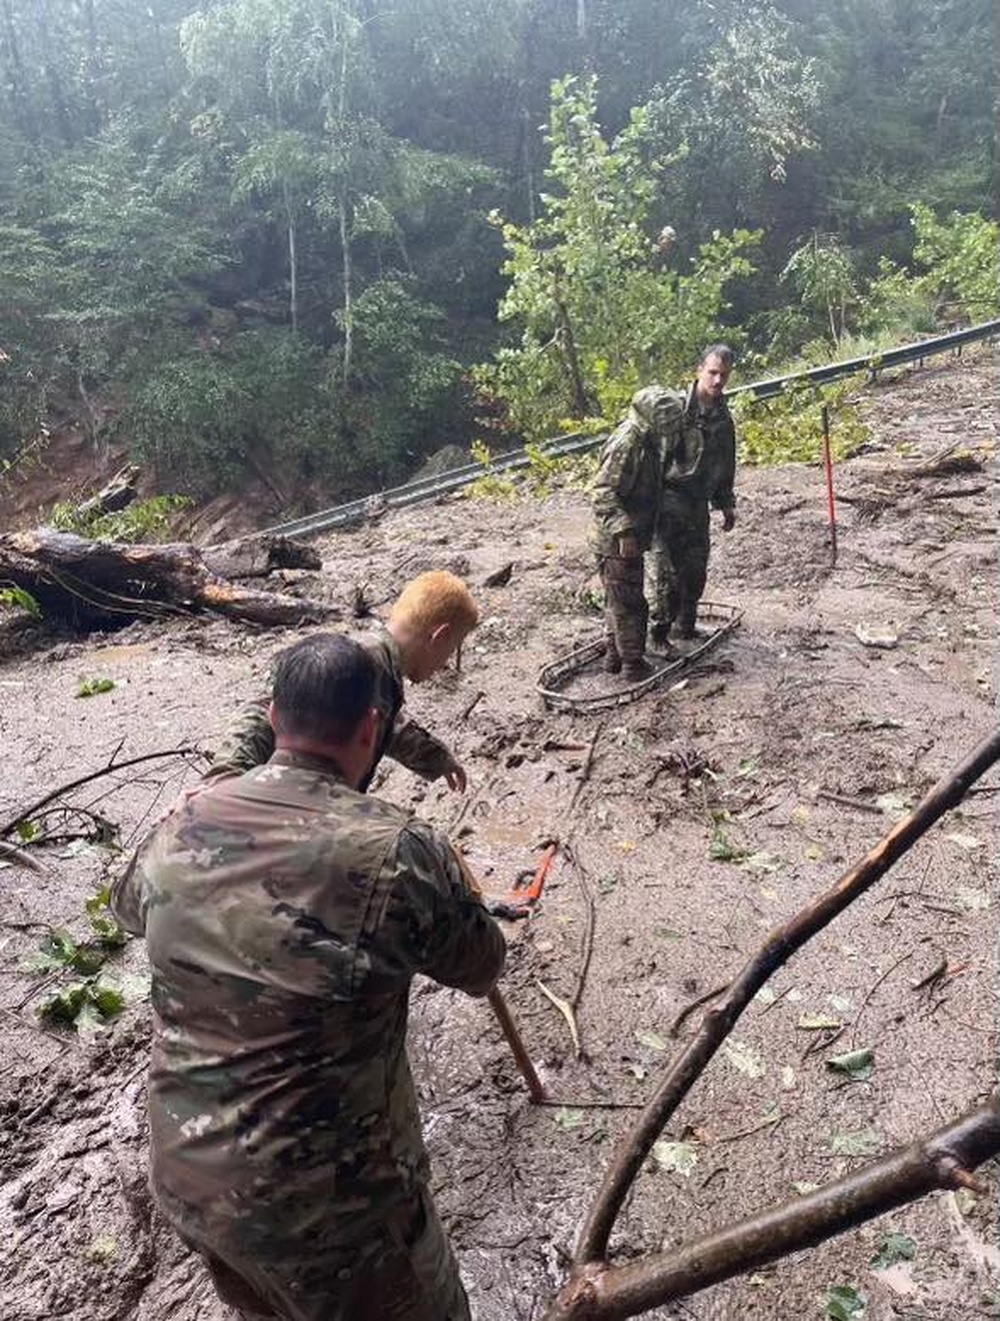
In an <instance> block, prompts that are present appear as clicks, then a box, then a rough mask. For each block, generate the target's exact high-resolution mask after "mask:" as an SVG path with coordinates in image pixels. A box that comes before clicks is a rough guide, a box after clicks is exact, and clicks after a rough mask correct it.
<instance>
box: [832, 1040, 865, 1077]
mask: <svg viewBox="0 0 1000 1321" xmlns="http://www.w3.org/2000/svg"><path fill="white" fill-rule="evenodd" d="M826 1067H827V1068H828V1069H833V1071H834V1072H835V1073H842V1074H844V1075H845V1076H846V1077H848V1078H850V1079H851V1081H852V1082H864V1081H865V1080H866V1079H867V1078H870V1077H871V1076H872V1070H873V1069H874V1068H875V1052H874V1050H872V1049H871V1047H865V1048H864V1049H862V1050H849V1051H847V1052H846V1053H845V1054H843V1055H831V1056H830V1058H829V1059H828V1060H827V1062H826Z"/></svg>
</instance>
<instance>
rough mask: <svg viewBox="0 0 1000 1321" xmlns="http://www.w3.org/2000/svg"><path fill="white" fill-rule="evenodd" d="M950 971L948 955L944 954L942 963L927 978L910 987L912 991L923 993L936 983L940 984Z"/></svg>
mask: <svg viewBox="0 0 1000 1321" xmlns="http://www.w3.org/2000/svg"><path fill="white" fill-rule="evenodd" d="M947 971H948V955H947V954H942V955H941V959H940V962H939V963H937V964H935V965H934V967H933V968H932V969H931V971H930V972H929V973H928V974H927V976H926V977H921V979H920V981H919V982H914V983H913V985H912V986H911V987H910V990H911V991H923V990H926V989H927V988H928V987H929V986H932V985H933V984H934V983H935V982H939V981H940V980H941V978H942V977H943V976H944V975H945V973H946V972H947Z"/></svg>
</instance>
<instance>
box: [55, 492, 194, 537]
mask: <svg viewBox="0 0 1000 1321" xmlns="http://www.w3.org/2000/svg"><path fill="white" fill-rule="evenodd" d="M190 504H191V500H190V499H189V497H188V496H186V495H154V496H151V497H150V498H149V499H148V500H136V501H134V502H133V503H132V504H130V505H128V506H127V507H126V508H125V509H119V510H116V511H115V512H114V513H109V514H102V513H99V512H95V513H91V514H81V513H80V511H79V509H77V508H76V507H75V506H74V505H71V504H63V503H60V504H57V505H56V506H55V508H54V509H53V511H52V515H51V518H50V521H51V523H52V526H53V527H57V528H59V529H60V530H61V531H63V532H76V533H77V534H78V535H79V536H81V537H89V538H90V540H91V541H127V542H130V543H133V544H134V543H140V542H157V541H166V540H168V538H169V537H170V534H171V526H170V525H171V522H172V520H173V518H174V515H175V514H177V513H178V512H179V511H180V510H182V509H186V508H188V506H190Z"/></svg>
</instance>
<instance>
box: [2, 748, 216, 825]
mask: <svg viewBox="0 0 1000 1321" xmlns="http://www.w3.org/2000/svg"><path fill="white" fill-rule="evenodd" d="M120 748H121V744H120V743H119V745H118V748H116V749H115V751H114V752H113V753H112V754H111V760H110V761H109V762H108V763H107V765H105V766H102V767H101V768H100V770H97V771H90V772H89V773H88V774H87V775H81V776H80V777H79V779H76V780H70V781H69V783H68V784H61V785H60V786H59V788H58V789H53V790H51V792H50V793H47V794H46V795H45V797H44V798H39V800H38V801H37V803H32V804H31V806H30V807H26V808H24V810H23V811H21V812H19V813H18V814H17V816H15V817H12V818H11V819H10V820H9V821H8V822H6V823H5V824H4V825H2V826H0V839H2V838H3V837H4V836H5V835H9V834H10V832H11V831H12V830H16V829H17V827H18V826H19V825H20V824H21V822H22V821H30V820H31V818H32V817H33V816H34V815H35V813H36V812H40V811H41V810H42V808H43V807H48V805H49V803H52V802H55V800H56V799H57V798H61V797H62V795H63V794H68V793H70V792H71V791H72V790H73V789H79V788H80V786H81V785H83V784H90V782H91V780H99V779H100V778H101V776H102V775H110V774H111V773H112V771H120V770H124V769H125V767H127V766H138V765H139V764H140V763H141V762H144V761H158V760H160V758H162V757H198V756H201V755H202V754H201V752H200V750H199V749H198V748H194V747H186V746H185V747H180V748H169V749H168V750H167V751H166V752H146V753H143V755H142V756H141V757H128V758H126V760H125V761H115V757H116V756H117V755H118V751H119V749H120Z"/></svg>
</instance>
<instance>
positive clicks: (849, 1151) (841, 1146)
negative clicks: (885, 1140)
mask: <svg viewBox="0 0 1000 1321" xmlns="http://www.w3.org/2000/svg"><path fill="white" fill-rule="evenodd" d="M881 1146H882V1137H881V1134H880V1133H879V1132H878V1131H877V1130H876V1129H874V1128H861V1129H857V1130H856V1131H855V1132H853V1133H843V1132H839V1131H838V1132H836V1133H833V1134H832V1135H831V1137H830V1150H831V1151H832V1152H833V1154H834V1155H835V1156H874V1155H875V1154H876V1153H877V1152H878V1151H879V1150H880V1149H881Z"/></svg>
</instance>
